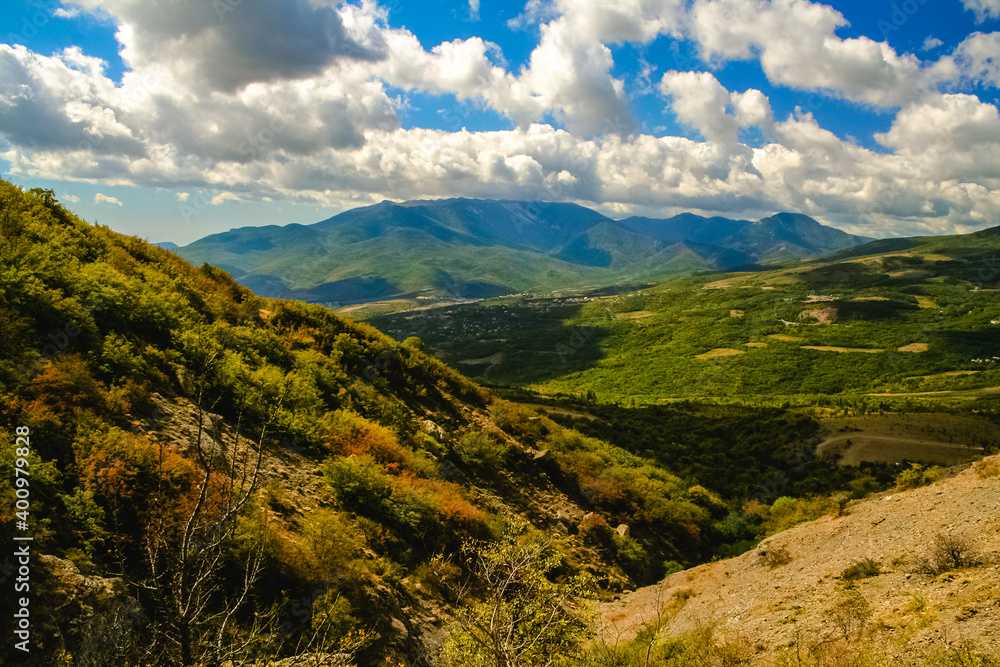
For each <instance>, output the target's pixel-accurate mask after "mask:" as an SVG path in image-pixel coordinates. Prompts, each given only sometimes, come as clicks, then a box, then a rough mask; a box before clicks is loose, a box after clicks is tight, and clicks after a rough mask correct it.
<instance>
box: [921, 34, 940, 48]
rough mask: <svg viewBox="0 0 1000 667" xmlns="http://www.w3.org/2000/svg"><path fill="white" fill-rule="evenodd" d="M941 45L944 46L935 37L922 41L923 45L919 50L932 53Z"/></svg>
mask: <svg viewBox="0 0 1000 667" xmlns="http://www.w3.org/2000/svg"><path fill="white" fill-rule="evenodd" d="M942 44H944V42H942V41H941V40H940V39H938V38H937V37H928V38H927V39H925V40H924V44H923V46H922V47H920V48H922V49H923V50H924V51H933V50H934V49H936V48H937V47H939V46H941V45H942Z"/></svg>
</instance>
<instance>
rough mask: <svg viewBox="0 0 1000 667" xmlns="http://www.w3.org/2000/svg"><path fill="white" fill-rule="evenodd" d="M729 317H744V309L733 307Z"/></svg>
mask: <svg viewBox="0 0 1000 667" xmlns="http://www.w3.org/2000/svg"><path fill="white" fill-rule="evenodd" d="M729 317H735V318H737V319H739V318H741V317H743V311H742V310H737V309H735V308H734V309H732V310H730V311H729Z"/></svg>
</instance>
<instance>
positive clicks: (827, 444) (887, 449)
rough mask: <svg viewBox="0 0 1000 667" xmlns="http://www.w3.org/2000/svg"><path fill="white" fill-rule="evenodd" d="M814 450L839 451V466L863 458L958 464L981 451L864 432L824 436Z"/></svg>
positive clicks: (863, 459)
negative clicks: (833, 436) (823, 439)
mask: <svg viewBox="0 0 1000 667" xmlns="http://www.w3.org/2000/svg"><path fill="white" fill-rule="evenodd" d="M816 454H817V455H823V454H839V455H840V460H839V461H838V463H839V464H840V465H842V466H856V465H858V464H859V463H861V462H862V461H881V462H884V463H901V462H903V461H921V462H924V463H938V464H941V465H957V464H959V463H962V462H963V461H971V460H974V459H977V458H979V457H980V456H982V455H983V450H982V449H981V448H979V447H965V446H963V445H952V444H949V443H946V442H935V441H931V440H911V439H909V438H902V437H892V436H875V435H866V434H864V433H860V434H854V435H850V436H847V435H843V436H840V437H837V438H831V439H829V440H825V441H823V442H822V443H820V444H819V445H817V447H816Z"/></svg>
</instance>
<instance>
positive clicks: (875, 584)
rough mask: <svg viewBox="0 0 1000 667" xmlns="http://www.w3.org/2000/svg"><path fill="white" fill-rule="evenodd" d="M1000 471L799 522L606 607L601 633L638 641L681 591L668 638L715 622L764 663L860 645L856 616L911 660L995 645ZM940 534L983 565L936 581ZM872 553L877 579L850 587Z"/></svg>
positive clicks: (979, 467)
mask: <svg viewBox="0 0 1000 667" xmlns="http://www.w3.org/2000/svg"><path fill="white" fill-rule="evenodd" d="M998 473H1000V457H996V456H995V457H992V458H990V459H985V460H984V461H982V462H980V463H978V464H976V465H975V466H973V467H970V468H966V469H965V470H962V471H961V472H958V473H957V474H954V475H953V476H951V477H948V478H946V479H943V480H940V481H938V482H936V483H934V484H931V485H929V486H925V487H922V488H918V489H914V490H911V491H905V492H895V493H893V492H888V493H882V494H878V495H876V496H872V497H871V498H868V499H865V500H862V501H855V502H853V503H852V504H850V505H849V506H848V508H847V510H846V514H845V515H844V516H839V517H833V516H828V517H824V518H821V519H818V520H816V521H812V522H809V523H806V524H802V525H799V526H796V527H794V528H792V529H790V530H787V531H785V532H783V533H779V534H778V535H775V536H773V537H771V538H768V539H767V540H765V541H764V542H763V543H761V544H760V545H759V547H758V548H757V549H756V550H754V551H751V552H748V553H746V554H743V555H742V556H740V557H738V558H733V559H730V560H726V561H721V562H718V563H711V564H707V565H702V566H699V567H696V568H693V569H691V570H687V571H684V572H679V573H677V574H674V575H671V576H669V577H667V578H666V579H664V580H663V581H662V582H661V583H660V584H657V585H654V586H650V587H646V588H642V589H639V590H637V591H635V592H633V593H630V594H627V595H625V596H623V597H622V598H621V599H620V600H617V601H615V602H611V603H607V604H605V605H603V606H602V608H601V610H600V618H601V623H600V624H601V632H602V633H603V636H604V638H605V639H606V640H607V641H610V642H616V641H619V642H620V641H622V640H624V639H629V638H631V637H633V636H634V635H635V633H636V632H637V631H638V630H639V629H640V628H641V626H642V625H643V624H647V623H650V622H652V621H655V619H656V618H657V609H658V608H659V609H663V608H664V607H666V606H667V605H668V604H669V603H670V601H671V600H672V599H674V600H676V599H677V598H676V597H675V594H676V595H679V596H680V597H681V598H683V597H686V596H688V595H690V597H689V599H688V600H687V602H686V604H684V606H683V607H682V608H681V610H680V611H679V612H678V613H677V614H676V616H675V617H673V619H672V620H670V621H669V622H668V623H667V624H666V626H665V628H664V630H663V632H664V633H666V634H667V635H670V636H679V635H683V634H685V633H689V632H693V631H696V630H699V629H703V628H705V627H713V628H714V629H715V630H716V631H717V632H718V633H720V635H724V636H729V637H737V638H739V640H740V641H742V642H744V643H745V644H747V645H749V646H750V647H752V648H751V651H752V652H753V653H756V654H757V657H758V658H759V659H760V661H761V662H767V661H769V660H770V657H773V654H774V653H775V652H777V651H779V650H781V649H782V648H783V647H785V648H787V647H790V646H795V645H797V646H800V647H801V646H805V648H808V649H810V650H815V649H816V647H817V646H821V645H824V644H829V643H831V642H838V641H839V642H844V641H852V640H853V641H856V640H857V638H856V637H853V636H852V637H846V635H845V629H846V630H848V631H849V632H851V631H850V628H846V626H849V625H851V624H852V623H853V624H854V626H855V627H854V630H853V632H857V637H858V638H859V637H860V636H862V635H864V636H866V637H867V638H868V639H869V640H874V641H877V642H881V643H883V644H884V645H885V647H886V650H887V651H890V652H892V653H893V655H914V654H918V653H920V651H921V650H923V649H924V648H926V647H927V646H929V645H931V644H941V643H942V642H943V643H945V644H946V643H948V642H951V641H955V640H972V641H975V642H977V643H979V644H980V645H982V646H987V647H989V646H993V647H996V646H998V645H1000V476H998ZM983 475H986V476H985V477H984V476H983ZM938 535H949V536H955V537H963V538H965V539H967V540H968V542H969V543H971V544H972V545H973V546H974V549H975V552H976V554H977V555H978V560H979V561H980V564H979V565H977V566H974V567H970V568H964V569H959V570H954V571H949V572H946V573H943V574H940V575H938V576H932V575H927V574H919V573H917V570H918V567H917V564H918V563H919V562H920V560H921V558H922V557H924V556H926V555H928V554H930V553H932V551H933V545H934V542H935V538H936V537H937V536H938ZM869 558H870V559H873V560H875V561H878V562H879V563H880V564H881V574H879V575H877V576H874V577H869V578H865V579H860V580H858V581H856V582H854V584H855V586H854V588H853V589H848V588H847V586H846V583H847V582H845V581H843V580H842V579H841V574H842V573H843V572H844V570H845V568H847V567H848V566H850V565H852V564H854V563H857V562H858V561H861V560H863V559H869ZM857 594H860V595H861V597H862V598H863V600H860V601H858V598H857ZM848 600H854V601H855V603H856V605H855V609H857V608H858V607H857V605H858V604H860V605H861V607H863V608H864V611H863V613H856V614H854V615H855V616H857V618H854V619H852V618H850V617H851V615H852V614H851V613H850V612H848V613H846V618H845V609H847V607H845V602H846V601H848ZM869 612H870V616H869V615H867V614H868V613H869ZM859 621H861V622H859ZM769 656H770V657H769Z"/></svg>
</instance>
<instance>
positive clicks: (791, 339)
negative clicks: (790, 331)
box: [768, 334, 803, 343]
mask: <svg viewBox="0 0 1000 667" xmlns="http://www.w3.org/2000/svg"><path fill="white" fill-rule="evenodd" d="M768 338H773V339H774V340H783V341H785V342H786V343H801V342H802V340H803V339H801V338H796V337H795V336H789V335H787V334H771V335H770V336H768Z"/></svg>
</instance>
